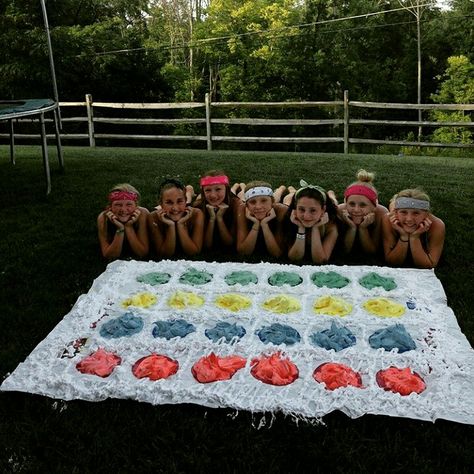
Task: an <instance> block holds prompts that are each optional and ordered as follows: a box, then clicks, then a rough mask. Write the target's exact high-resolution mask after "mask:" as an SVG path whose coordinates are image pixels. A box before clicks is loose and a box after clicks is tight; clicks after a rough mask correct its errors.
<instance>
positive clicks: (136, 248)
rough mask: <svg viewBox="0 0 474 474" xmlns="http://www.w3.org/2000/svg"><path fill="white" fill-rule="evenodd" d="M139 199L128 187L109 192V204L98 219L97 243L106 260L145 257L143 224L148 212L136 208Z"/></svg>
mask: <svg viewBox="0 0 474 474" xmlns="http://www.w3.org/2000/svg"><path fill="white" fill-rule="evenodd" d="M139 199H140V193H139V192H138V191H137V190H136V189H135V188H134V187H133V186H132V185H130V184H127V183H123V184H117V185H116V186H114V187H113V188H112V189H111V190H110V192H109V195H108V201H109V203H108V205H107V207H106V209H105V210H104V211H102V212H101V213H100V214H99V215H98V217H97V228H98V232H99V243H100V248H101V251H102V255H103V256H104V257H105V258H107V259H109V260H114V259H117V258H119V257H133V256H134V257H139V258H143V257H145V256H146V255H147V254H148V249H149V245H148V234H147V225H146V220H147V216H148V214H149V212H148V209H146V208H144V207H140V206H139V205H138V202H139Z"/></svg>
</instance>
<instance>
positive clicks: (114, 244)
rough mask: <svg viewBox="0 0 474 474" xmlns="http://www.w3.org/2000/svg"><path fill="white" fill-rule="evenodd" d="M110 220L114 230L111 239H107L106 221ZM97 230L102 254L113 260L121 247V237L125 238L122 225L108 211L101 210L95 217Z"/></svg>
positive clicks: (118, 254)
mask: <svg viewBox="0 0 474 474" xmlns="http://www.w3.org/2000/svg"><path fill="white" fill-rule="evenodd" d="M108 221H110V222H111V223H113V224H114V225H115V226H116V231H115V233H114V235H113V238H112V241H110V242H109V241H108V239H107V238H108V236H107V222H108ZM97 230H98V234H99V244H100V250H101V251H102V255H103V256H104V257H105V258H107V259H109V260H114V259H116V258H119V257H120V254H121V253H122V247H123V239H124V238H125V230H124V225H123V224H122V223H121V222H119V221H118V220H117V219H115V218H114V215H113V213H112V212H110V211H103V212H101V213H100V214H99V216H98V217H97Z"/></svg>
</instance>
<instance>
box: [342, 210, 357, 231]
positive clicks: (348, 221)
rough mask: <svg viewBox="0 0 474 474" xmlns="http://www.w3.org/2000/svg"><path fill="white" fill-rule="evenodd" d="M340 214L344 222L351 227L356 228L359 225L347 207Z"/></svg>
mask: <svg viewBox="0 0 474 474" xmlns="http://www.w3.org/2000/svg"><path fill="white" fill-rule="evenodd" d="M340 216H341V219H342V222H344V223H345V224H347V225H348V226H349V227H352V228H354V229H355V228H356V227H357V224H356V223H355V222H354V221H353V220H352V218H351V216H350V214H349V211H347V210H346V209H344V210H343V211H342V212H341V214H340Z"/></svg>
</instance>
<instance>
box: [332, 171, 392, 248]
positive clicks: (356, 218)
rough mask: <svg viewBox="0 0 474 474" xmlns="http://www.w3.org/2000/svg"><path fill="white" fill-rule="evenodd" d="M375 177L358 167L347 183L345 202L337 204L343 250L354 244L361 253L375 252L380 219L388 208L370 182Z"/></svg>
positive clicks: (380, 227) (377, 246)
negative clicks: (350, 182) (353, 179)
mask: <svg viewBox="0 0 474 474" xmlns="http://www.w3.org/2000/svg"><path fill="white" fill-rule="evenodd" d="M374 177H375V175H374V173H369V172H368V171H366V170H364V169H360V170H359V171H358V172H357V175H356V178H357V181H356V182H354V183H352V184H350V185H349V186H347V188H346V189H345V191H344V202H343V203H342V204H339V206H338V212H337V214H338V218H339V221H338V223H339V233H340V238H341V240H342V244H343V248H344V252H345V253H350V252H351V251H352V250H353V249H354V246H356V248H357V249H358V251H359V252H362V253H363V254H374V253H376V252H377V250H379V249H380V246H381V234H382V220H383V216H384V215H385V214H386V213H387V212H388V209H387V208H386V207H385V206H382V205H381V204H379V202H378V193H377V190H376V189H375V187H374V186H373V184H372V182H373V180H374ZM354 253H358V252H354Z"/></svg>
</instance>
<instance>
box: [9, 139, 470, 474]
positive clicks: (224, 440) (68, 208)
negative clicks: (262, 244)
mask: <svg viewBox="0 0 474 474" xmlns="http://www.w3.org/2000/svg"><path fill="white" fill-rule="evenodd" d="M16 152H17V159H16V165H15V166H12V165H11V164H10V161H9V148H8V147H7V146H0V170H1V175H2V176H3V178H2V198H3V213H2V214H3V215H2V220H1V222H2V225H3V229H4V232H3V238H2V239H1V240H0V262H1V263H0V282H1V285H0V292H1V297H0V321H1V327H2V331H1V336H0V347H1V350H0V376H1V377H2V379H3V378H4V377H5V376H6V375H7V374H8V373H10V372H12V371H13V370H14V369H15V368H16V366H17V365H18V364H19V363H20V362H22V361H23V360H24V359H25V358H26V357H27V356H28V354H29V353H30V352H31V351H32V350H33V349H34V348H35V346H36V345H37V344H38V343H40V342H41V341H42V340H43V339H44V338H45V337H46V335H47V334H48V333H49V332H50V331H51V330H52V329H53V328H54V327H55V326H56V325H57V324H58V322H59V321H61V319H62V318H63V316H64V315H65V314H66V313H68V312H69V311H70V309H71V307H72V306H73V305H74V303H75V302H76V300H77V298H78V297H79V296H80V295H81V294H83V293H86V292H87V291H88V289H89V288H90V286H91V284H92V282H93V280H94V279H95V278H97V277H98V276H99V275H100V274H101V273H102V272H103V271H104V270H105V268H106V265H107V262H106V261H104V260H103V259H102V257H101V255H100V251H99V246H98V242H97V230H96V217H97V214H98V213H99V212H100V211H101V209H103V208H104V206H105V204H106V195H107V192H108V190H109V189H110V188H111V186H112V185H114V184H116V183H120V182H130V183H131V184H133V185H134V186H135V187H136V188H138V189H139V190H140V192H141V195H142V201H141V204H142V205H143V206H145V207H147V208H149V209H151V208H153V207H154V206H155V205H156V195H157V189H158V186H159V184H160V182H161V181H162V180H163V179H164V178H165V177H179V178H180V179H182V180H183V181H184V182H186V183H189V184H192V185H194V187H195V188H196V187H197V186H198V181H199V176H200V174H202V173H203V172H204V171H206V170H208V169H213V168H222V169H224V170H225V171H226V172H227V174H228V175H229V176H230V177H231V179H232V180H234V181H239V182H247V181H250V180H252V179H265V180H267V181H269V182H270V183H271V184H272V185H273V186H274V187H277V186H278V185H280V184H286V185H293V186H298V183H299V180H300V179H301V178H303V179H305V180H306V181H308V182H310V183H317V184H319V185H321V186H323V187H325V188H326V189H333V190H335V192H336V194H337V195H338V197H340V196H341V195H342V192H343V190H344V188H345V187H346V186H347V185H348V184H349V183H351V182H352V181H354V179H355V173H356V172H357V170H358V169H360V168H365V169H367V170H369V171H373V172H375V173H376V178H375V186H376V187H377V189H378V191H379V199H380V201H381V203H382V204H384V205H388V202H389V200H390V198H391V197H392V195H393V194H395V193H396V192H397V191H399V190H401V189H404V188H410V187H415V186H419V187H422V188H423V189H424V190H425V191H426V192H427V193H428V194H429V195H430V197H431V202H432V206H433V212H434V214H435V215H437V216H438V217H440V218H441V219H442V220H443V221H444V222H445V224H446V243H445V249H444V254H443V257H442V259H441V262H440V265H439V267H438V268H437V269H436V275H437V277H438V278H439V279H440V280H441V282H442V284H443V286H444V289H445V291H446V294H447V298H448V305H449V306H450V307H451V308H452V309H453V311H454V313H455V314H456V316H457V319H458V322H459V325H460V327H461V330H462V332H463V333H464V334H465V335H466V337H467V338H468V340H469V342H470V343H471V345H472V344H474V319H473V318H472V308H473V307H474V291H473V290H474V285H473V279H474V265H473V261H474V258H473V257H474V249H473V245H472V244H473V239H472V235H473V232H472V229H473V228H474V207H473V205H472V203H473V199H474V187H473V184H472V183H473V181H474V160H473V159H471V158H453V157H449V158H448V157H417V156H388V155H342V154H329V153H328V154H322V153H319V154H318V153H304V154H303V153H263V152H261V153H257V152H237V151H235V152H234V151H226V152H207V151H196V150H165V149H139V148H83V147H65V148H64V159H65V168H66V171H65V173H64V174H61V173H59V171H58V166H57V160H56V155H55V149H53V148H51V149H50V164H51V170H52V192H51V194H50V195H49V196H48V197H46V196H45V192H44V179H43V170H42V165H41V151H40V149H39V147H37V146H18V147H17V148H16ZM208 258H210V257H209V256H208ZM217 258H218V259H219V260H221V261H226V260H236V259H237V257H236V256H235V255H220V256H218V257H217ZM198 259H200V260H206V255H201V256H200V257H198ZM214 259H216V255H212V260H214ZM332 263H336V264H342V263H347V264H355V263H357V264H361V263H363V262H361V261H357V262H356V261H349V260H347V259H343V258H342V257H336V258H335V260H334V261H333V262H332ZM380 263H381V262H380ZM0 399H1V403H0V469H1V470H2V471H3V472H78V473H79V472H92V471H94V472H97V471H103V472H113V471H115V472H129V471H133V472H148V471H157V472H189V471H199V472H201V471H221V472H238V471H245V472H248V471H252V472H271V471H309V470H311V471H317V470H319V469H320V470H328V471H331V472H344V471H352V472H354V471H355V472H377V471H390V472H414V471H417V472H433V471H436V472H469V471H471V469H472V466H474V450H473V449H472V448H473V445H472V439H473V435H474V429H473V427H472V426H470V425H463V424H458V423H454V422H448V421H444V420H438V421H436V422H435V423H429V422H422V421H417V420H411V419H404V418H390V417H387V416H375V415H365V416H363V417H361V418H358V419H354V420H353V419H350V418H349V417H347V416H346V415H344V414H342V413H338V412H336V413H331V414H329V415H327V416H325V417H324V418H323V419H322V420H319V421H317V422H314V423H310V422H307V421H302V420H296V419H293V418H291V417H285V416H283V415H282V414H281V413H275V414H273V415H272V414H271V413H265V414H262V413H253V414H252V413H249V412H239V413H236V412H235V410H231V409H209V408H205V407H202V406H199V405H191V404H182V405H164V406H152V405H148V404H144V403H138V402H135V401H130V400H112V399H110V400H107V401H104V402H99V403H89V402H83V401H77V400H76V401H70V402H64V401H61V400H52V399H49V398H46V397H41V396H37V395H30V394H24V393H13V392H6V393H5V392H2V393H1V394H0ZM473 402H474V401H473ZM261 425H263V426H261ZM259 426H261V427H260V429H257V428H258V427H259Z"/></svg>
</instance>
